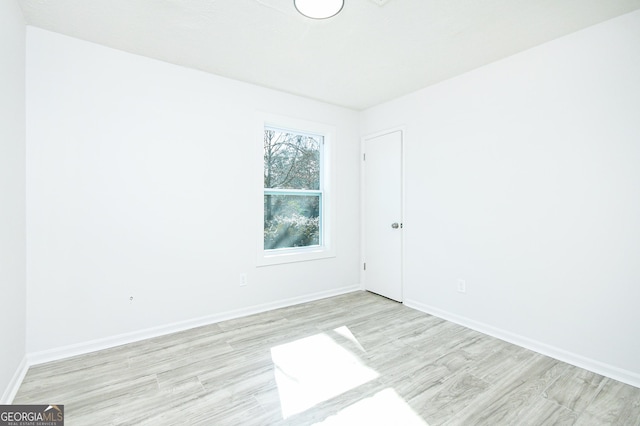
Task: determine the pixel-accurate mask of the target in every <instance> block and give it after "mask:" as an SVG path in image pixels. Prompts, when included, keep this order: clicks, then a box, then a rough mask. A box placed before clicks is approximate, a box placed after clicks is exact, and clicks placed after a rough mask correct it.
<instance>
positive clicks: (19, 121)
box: [0, 0, 26, 403]
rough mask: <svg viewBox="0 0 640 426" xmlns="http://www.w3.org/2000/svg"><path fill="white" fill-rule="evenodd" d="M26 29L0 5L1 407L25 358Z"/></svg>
mask: <svg viewBox="0 0 640 426" xmlns="http://www.w3.org/2000/svg"><path fill="white" fill-rule="evenodd" d="M24 88H25V25H24V20H23V18H22V12H21V11H20V8H19V7H18V4H17V3H16V2H15V1H14V0H9V1H2V2H0V300H2V302H1V304H2V306H1V307H0V342H1V343H0V397H1V398H0V403H7V402H9V400H10V399H12V397H13V396H12V395H11V393H12V389H11V388H12V386H13V385H15V382H16V380H17V378H16V374H18V375H19V374H20V373H19V370H20V365H21V363H22V362H23V359H24V356H25V330H26V302H25V297H26V260H25V256H26V249H25V164H26V163H25V94H24Z"/></svg>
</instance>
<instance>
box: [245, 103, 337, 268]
mask: <svg viewBox="0 0 640 426" xmlns="http://www.w3.org/2000/svg"><path fill="white" fill-rule="evenodd" d="M258 123H259V133H258V131H256V134H257V135H259V136H258V137H256V139H257V141H258V144H257V145H256V146H257V147H258V149H257V152H258V155H257V158H258V160H259V163H258V164H259V166H258V167H257V170H258V172H259V173H258V177H259V180H258V185H259V190H260V195H259V196H257V197H256V207H257V211H258V212H260V214H259V215H258V220H259V226H258V239H257V252H258V253H257V265H258V266H268V265H279V264H284V263H291V262H305V261H311V260H318V259H326V258H331V257H335V256H336V252H335V244H334V242H335V226H334V224H335V208H334V206H335V203H334V200H333V198H334V195H333V188H334V182H335V179H334V176H335V170H334V164H335V161H334V153H335V150H334V149H333V148H334V143H335V135H336V130H335V127H334V126H331V125H327V124H323V123H317V122H313V121H307V120H300V119H295V118H291V117H285V116H279V115H273V114H266V113H260V114H259V119H258ZM256 127H258V126H256ZM265 128H273V129H277V130H286V131H290V132H292V133H297V134H303V135H320V136H322V137H323V141H324V143H323V148H322V152H321V155H322V160H321V164H322V166H321V169H320V179H321V185H320V189H319V190H301V189H300V190H299V189H270V190H269V192H274V193H280V194H286V193H290V194H304V193H305V192H306V193H309V194H321V210H320V233H321V235H320V245H315V246H307V247H291V248H280V249H271V250H265V249H264V194H265V188H264V139H263V138H264V130H265ZM258 206H259V207H258Z"/></svg>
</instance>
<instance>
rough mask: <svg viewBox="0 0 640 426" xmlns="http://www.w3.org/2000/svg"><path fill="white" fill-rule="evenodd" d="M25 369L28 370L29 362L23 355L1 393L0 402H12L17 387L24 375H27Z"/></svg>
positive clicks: (5, 403) (4, 403) (7, 403)
mask: <svg viewBox="0 0 640 426" xmlns="http://www.w3.org/2000/svg"><path fill="white" fill-rule="evenodd" d="M27 370H29V364H28V362H27V357H26V356H23V357H22V361H20V365H18V368H17V369H16V371H15V373H13V377H11V381H10V382H9V384H8V385H7V388H6V389H5V391H4V393H3V394H2V399H0V404H3V405H9V404H11V403H13V399H14V398H15V397H16V394H17V393H18V389H20V385H21V384H22V380H24V376H26V375H27Z"/></svg>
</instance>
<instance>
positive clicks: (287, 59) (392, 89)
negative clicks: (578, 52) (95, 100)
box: [18, 0, 640, 110]
mask: <svg viewBox="0 0 640 426" xmlns="http://www.w3.org/2000/svg"><path fill="white" fill-rule="evenodd" d="M18 3H19V4H20V6H21V7H22V10H23V13H24V16H25V20H26V22H27V24H29V25H33V26H36V27H40V28H44V29H47V30H51V31H55V32H58V33H62V34H66V35H69V36H72V37H76V38H79V39H82V40H87V41H91V42H94V43H99V44H102V45H105V46H109V47H113V48H116V49H120V50H124V51H126V52H131V53H135V54H138V55H143V56H147V57H150V58H155V59H159V60H162V61H166V62H170V63H173V64H177V65H182V66H185V67H190V68H195V69H199V70H202V71H206V72H209V73H213V74H217V75H220V76H224V77H229V78H233V79H236V80H241V81H245V82H249V83H254V84H258V85H260V86H264V87H269V88H273V89H278V90H282V91H285V92H289V93H293V94H297V95H302V96H306V97H309V98H313V99H318V100H321V101H325V102H328V103H331V104H335V105H341V106H345V107H348V108H352V109H356V110H362V109H365V108H368V107H371V106H374V105H377V104H379V103H381V102H384V101H387V100H390V99H393V98H396V97H398V96H402V95H404V94H407V93H410V92H412V91H415V90H418V89H421V88H423V87H426V86H429V85H431V84H434V83H437V82H439V81H442V80H445V79H448V78H451V77H454V76H456V75H459V74H462V73H464V72H467V71H470V70H472V69H474V68H477V67H480V66H482V65H485V64H487V63H490V62H493V61H496V60H499V59H501V58H504V57H507V56H509V55H512V54H514V53H517V52H519V51H522V50H525V49H528V48H530V47H533V46H536V45H539V44H541V43H544V42H547V41H549V40H552V39H555V38H557V37H561V36H563V35H566V34H569V33H572V32H574V31H577V30H580V29H582V28H585V27H588V26H590V25H593V24H596V23H598V22H602V21H605V20H607V19H610V18H613V17H616V16H619V15H622V14H624V13H627V12H630V11H633V10H636V9H640V0H345V6H344V9H343V10H342V12H341V13H340V14H339V15H337V16H335V17H334V18H331V19H329V20H311V19H308V18H305V17H303V16H301V15H300V14H298V13H297V12H296V10H295V8H294V5H293V0H18Z"/></svg>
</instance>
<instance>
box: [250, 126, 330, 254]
mask: <svg viewBox="0 0 640 426" xmlns="http://www.w3.org/2000/svg"><path fill="white" fill-rule="evenodd" d="M285 121H287V122H288V121H290V120H285ZM286 124H288V123H284V124H279V125H275V124H264V126H263V135H262V142H263V146H262V187H263V188H262V203H263V209H262V213H263V214H262V227H261V228H262V235H261V241H260V250H259V251H260V255H259V263H261V264H273V263H283V262H293V261H300V260H312V259H317V258H323V257H328V256H332V255H333V252H332V250H331V248H330V244H329V243H330V240H331V238H330V233H329V232H328V230H329V229H330V222H331V220H330V214H329V212H330V209H328V206H329V205H330V202H329V199H328V191H327V187H328V183H329V179H328V175H329V173H327V171H328V170H329V168H328V166H329V163H330V162H329V161H328V159H329V156H328V155H327V154H328V152H329V148H328V139H330V134H331V132H328V131H326V129H324V130H325V131H322V130H323V129H322V128H318V126H313V125H307V126H301V127H298V128H302V129H304V130H293V129H294V128H296V127H291V126H287V125H286Z"/></svg>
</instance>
